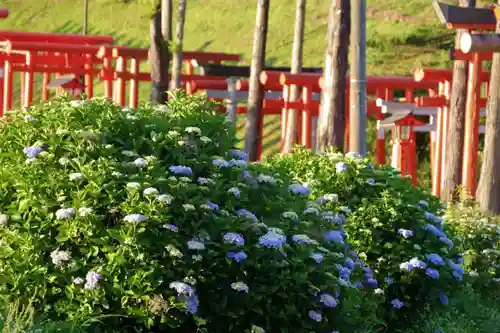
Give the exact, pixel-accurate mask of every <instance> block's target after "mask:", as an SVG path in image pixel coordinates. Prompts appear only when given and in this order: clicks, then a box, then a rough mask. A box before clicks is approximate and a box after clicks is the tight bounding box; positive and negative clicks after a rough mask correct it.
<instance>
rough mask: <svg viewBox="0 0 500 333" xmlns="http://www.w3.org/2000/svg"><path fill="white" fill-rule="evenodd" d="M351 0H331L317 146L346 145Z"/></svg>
mask: <svg viewBox="0 0 500 333" xmlns="http://www.w3.org/2000/svg"><path fill="white" fill-rule="evenodd" d="M349 25H350V4H349V0H332V2H331V5H330V15H329V19H328V46H327V50H326V57H325V68H324V70H323V78H324V82H323V83H324V85H323V89H322V91H321V107H320V115H319V119H318V130H317V140H316V149H317V151H318V152H322V151H324V150H325V149H326V148H327V147H328V146H331V147H333V148H335V149H338V150H343V149H344V135H345V103H346V101H345V92H346V74H347V67H348V62H347V56H348V51H349V32H350V26H349Z"/></svg>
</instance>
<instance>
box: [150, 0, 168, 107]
mask: <svg viewBox="0 0 500 333" xmlns="http://www.w3.org/2000/svg"><path fill="white" fill-rule="evenodd" d="M152 2H153V14H152V16H151V23H150V25H149V37H150V41H151V45H150V47H149V65H150V66H151V81H152V84H151V96H150V100H151V102H153V103H158V104H164V103H165V101H166V100H167V93H166V92H167V90H168V59H169V55H168V47H167V44H166V43H165V41H164V40H163V36H162V32H161V0H152Z"/></svg>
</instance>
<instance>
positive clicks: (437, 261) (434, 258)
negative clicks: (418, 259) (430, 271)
mask: <svg viewBox="0 0 500 333" xmlns="http://www.w3.org/2000/svg"><path fill="white" fill-rule="evenodd" d="M427 259H428V260H429V261H430V262H431V263H433V264H434V265H438V266H441V265H444V260H443V258H441V256H440V255H439V254H437V253H431V254H429V255H427Z"/></svg>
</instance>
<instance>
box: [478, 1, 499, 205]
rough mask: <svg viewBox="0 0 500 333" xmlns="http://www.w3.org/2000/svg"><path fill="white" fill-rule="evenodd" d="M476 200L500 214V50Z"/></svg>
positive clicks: (493, 72) (495, 59)
mask: <svg viewBox="0 0 500 333" xmlns="http://www.w3.org/2000/svg"><path fill="white" fill-rule="evenodd" d="M498 4H500V0H498ZM496 33H497V34H499V33H500V21H497V27H496ZM476 200H477V201H478V202H479V206H480V208H481V211H483V212H484V213H487V214H500V52H495V53H493V64H492V67H491V77H490V91H489V97H488V105H487V111H486V134H485V138H484V152H483V163H482V166H481V177H480V178H479V185H478V188H477V191H476Z"/></svg>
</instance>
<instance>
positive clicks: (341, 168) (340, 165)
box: [335, 162, 349, 173]
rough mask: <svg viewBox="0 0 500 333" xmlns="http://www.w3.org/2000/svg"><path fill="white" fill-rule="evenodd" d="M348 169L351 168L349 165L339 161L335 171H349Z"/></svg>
mask: <svg viewBox="0 0 500 333" xmlns="http://www.w3.org/2000/svg"><path fill="white" fill-rule="evenodd" d="M347 170H349V166H348V165H347V164H345V163H344V162H338V163H337V164H335V171H337V173H344V172H347Z"/></svg>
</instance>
